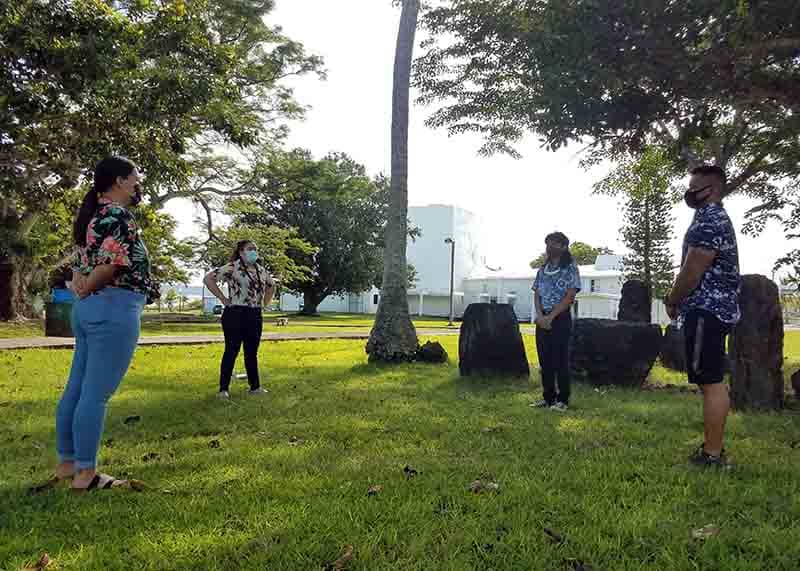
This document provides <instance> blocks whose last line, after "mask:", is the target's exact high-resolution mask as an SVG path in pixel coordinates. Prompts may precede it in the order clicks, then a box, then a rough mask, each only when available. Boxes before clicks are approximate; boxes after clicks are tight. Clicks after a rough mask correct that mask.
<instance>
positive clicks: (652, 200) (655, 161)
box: [594, 148, 679, 299]
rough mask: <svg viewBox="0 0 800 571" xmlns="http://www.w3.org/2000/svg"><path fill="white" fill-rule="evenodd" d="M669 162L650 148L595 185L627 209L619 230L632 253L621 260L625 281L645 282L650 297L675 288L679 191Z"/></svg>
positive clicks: (598, 191)
mask: <svg viewBox="0 0 800 571" xmlns="http://www.w3.org/2000/svg"><path fill="white" fill-rule="evenodd" d="M671 181H672V174H671V164H670V162H669V160H668V158H667V156H666V155H665V153H664V152H662V151H660V150H658V149H654V148H648V149H646V150H645V151H644V152H643V153H642V154H641V155H640V156H638V157H626V158H622V159H621V161H620V163H619V164H618V165H617V167H616V168H615V169H614V170H613V171H611V173H610V174H608V175H607V176H606V177H605V178H604V179H603V180H601V181H600V182H598V183H597V184H595V187H594V190H595V192H597V193H599V194H605V195H608V196H614V197H618V198H619V199H620V201H621V203H622V207H623V212H624V215H623V221H622V226H621V228H620V233H621V234H622V239H623V242H624V244H625V246H626V247H627V248H628V250H629V253H628V254H627V255H626V256H625V257H624V258H623V262H624V266H623V273H624V275H625V278H626V279H637V280H641V281H643V282H644V283H645V284H646V285H647V287H648V288H649V289H650V293H651V295H652V296H654V297H656V298H659V299H660V298H662V297H663V296H664V295H666V293H667V291H668V290H669V288H670V287H671V286H672V281H673V278H674V275H675V274H674V262H673V259H672V253H671V251H670V241H671V240H672V236H673V226H674V217H673V215H672V209H673V206H674V205H675V203H676V201H677V200H678V198H679V193H678V192H677V191H676V190H675V189H674V188H673V187H672V185H671Z"/></svg>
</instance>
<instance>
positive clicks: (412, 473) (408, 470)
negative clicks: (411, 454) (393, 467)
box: [403, 464, 419, 480]
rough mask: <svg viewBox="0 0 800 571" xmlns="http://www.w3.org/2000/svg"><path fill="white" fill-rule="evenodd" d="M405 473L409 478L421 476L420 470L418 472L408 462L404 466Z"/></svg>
mask: <svg viewBox="0 0 800 571" xmlns="http://www.w3.org/2000/svg"><path fill="white" fill-rule="evenodd" d="M403 473H404V474H405V475H406V478H408V479H409V480H410V479H411V478H414V477H415V476H419V472H417V471H416V470H415V469H414V468H412V467H411V466H409V465H407V464H406V467H405V468H403Z"/></svg>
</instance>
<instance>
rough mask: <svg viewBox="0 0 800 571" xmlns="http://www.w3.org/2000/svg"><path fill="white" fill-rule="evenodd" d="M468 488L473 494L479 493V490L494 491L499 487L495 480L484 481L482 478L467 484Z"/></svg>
mask: <svg viewBox="0 0 800 571" xmlns="http://www.w3.org/2000/svg"><path fill="white" fill-rule="evenodd" d="M468 489H469V491H470V492H472V493H473V494H480V493H481V492H496V491H498V490H499V489H500V484H498V483H497V482H484V481H483V480H475V481H474V482H472V483H471V484H470V485H469V486H468Z"/></svg>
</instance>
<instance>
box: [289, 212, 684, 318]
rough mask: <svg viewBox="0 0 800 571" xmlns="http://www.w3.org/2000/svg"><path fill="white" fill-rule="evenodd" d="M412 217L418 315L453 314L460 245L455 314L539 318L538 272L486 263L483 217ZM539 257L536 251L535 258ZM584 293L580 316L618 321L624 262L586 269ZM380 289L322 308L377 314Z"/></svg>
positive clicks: (658, 314) (411, 299)
mask: <svg viewBox="0 0 800 571" xmlns="http://www.w3.org/2000/svg"><path fill="white" fill-rule="evenodd" d="M408 218H409V221H410V223H411V225H413V226H418V227H419V228H420V230H421V232H422V235H421V236H420V237H419V238H417V239H416V240H414V241H412V240H409V242H408V247H407V258H408V263H409V264H412V265H413V266H414V267H415V269H416V271H417V281H416V284H415V286H414V287H413V288H412V289H411V290H409V292H408V305H409V311H410V313H411V314H412V315H420V316H421V315H427V316H438V317H447V316H448V315H449V312H450V256H451V250H450V248H451V245H450V244H449V243H447V242H445V240H446V239H448V238H451V239H452V240H454V242H455V245H454V246H455V259H454V264H453V283H454V292H453V313H454V315H455V316H456V317H461V316H462V315H463V314H464V310H465V309H466V308H467V306H468V305H469V304H471V303H479V302H483V303H508V304H511V305H512V306H513V307H514V311H515V313H516V314H517V318H518V319H519V320H520V321H530V320H532V318H533V292H532V290H531V286H532V285H533V280H534V279H535V277H536V270H533V269H532V268H530V267H529V266H527V265H525V266H523V267H521V268H518V269H510V270H509V269H505V270H504V269H502V268H498V269H497V271H493V270H491V269H490V268H488V267H487V266H486V265H485V264H484V259H485V258H484V256H483V253H482V249H481V248H482V246H484V245H485V244H486V241H485V237H484V236H483V234H482V231H483V230H482V225H481V223H480V220H479V218H478V217H477V216H476V215H475V214H473V213H472V212H469V211H468V210H464V209H462V208H459V207H457V206H450V205H441V204H432V205H428V206H411V207H409V209H408ZM534 254H535V253H534V252H531V255H532V256H533V255H534ZM579 271H580V274H581V282H582V283H581V291H580V293H579V294H578V296H577V298H576V303H575V305H574V306H573V314H574V315H575V316H576V317H579V318H585V317H598V318H606V319H616V318H617V311H618V307H619V300H620V298H621V293H622V258H621V257H620V256H615V255H602V256H598V258H597V260H596V261H595V263H594V264H591V265H585V266H580V267H579ZM302 300H303V298H302V296H297V295H294V294H291V293H284V294H283V295H281V309H282V310H283V311H298V310H299V309H300V308H301V306H302ZM379 301H380V291H379V290H378V289H373V290H371V291H369V292H365V293H362V294H349V295H344V296H330V297H328V298H326V299H325V300H324V301H323V302H322V303H321V304H320V305H319V308H318V309H319V311H321V312H328V311H330V312H344V313H375V312H376V311H377V310H378V303H379ZM653 322H654V323H662V324H664V323H668V322H669V318H668V317H667V316H666V311H665V310H664V307H663V304H661V302H655V301H654V303H653Z"/></svg>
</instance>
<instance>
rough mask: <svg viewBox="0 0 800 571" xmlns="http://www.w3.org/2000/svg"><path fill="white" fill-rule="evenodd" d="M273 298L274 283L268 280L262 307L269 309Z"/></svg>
mask: <svg viewBox="0 0 800 571" xmlns="http://www.w3.org/2000/svg"><path fill="white" fill-rule="evenodd" d="M273 297H275V281H274V280H270V281H269V283H268V284H267V287H266V289H265V290H264V307H269V304H270V303H272V298H273Z"/></svg>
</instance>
